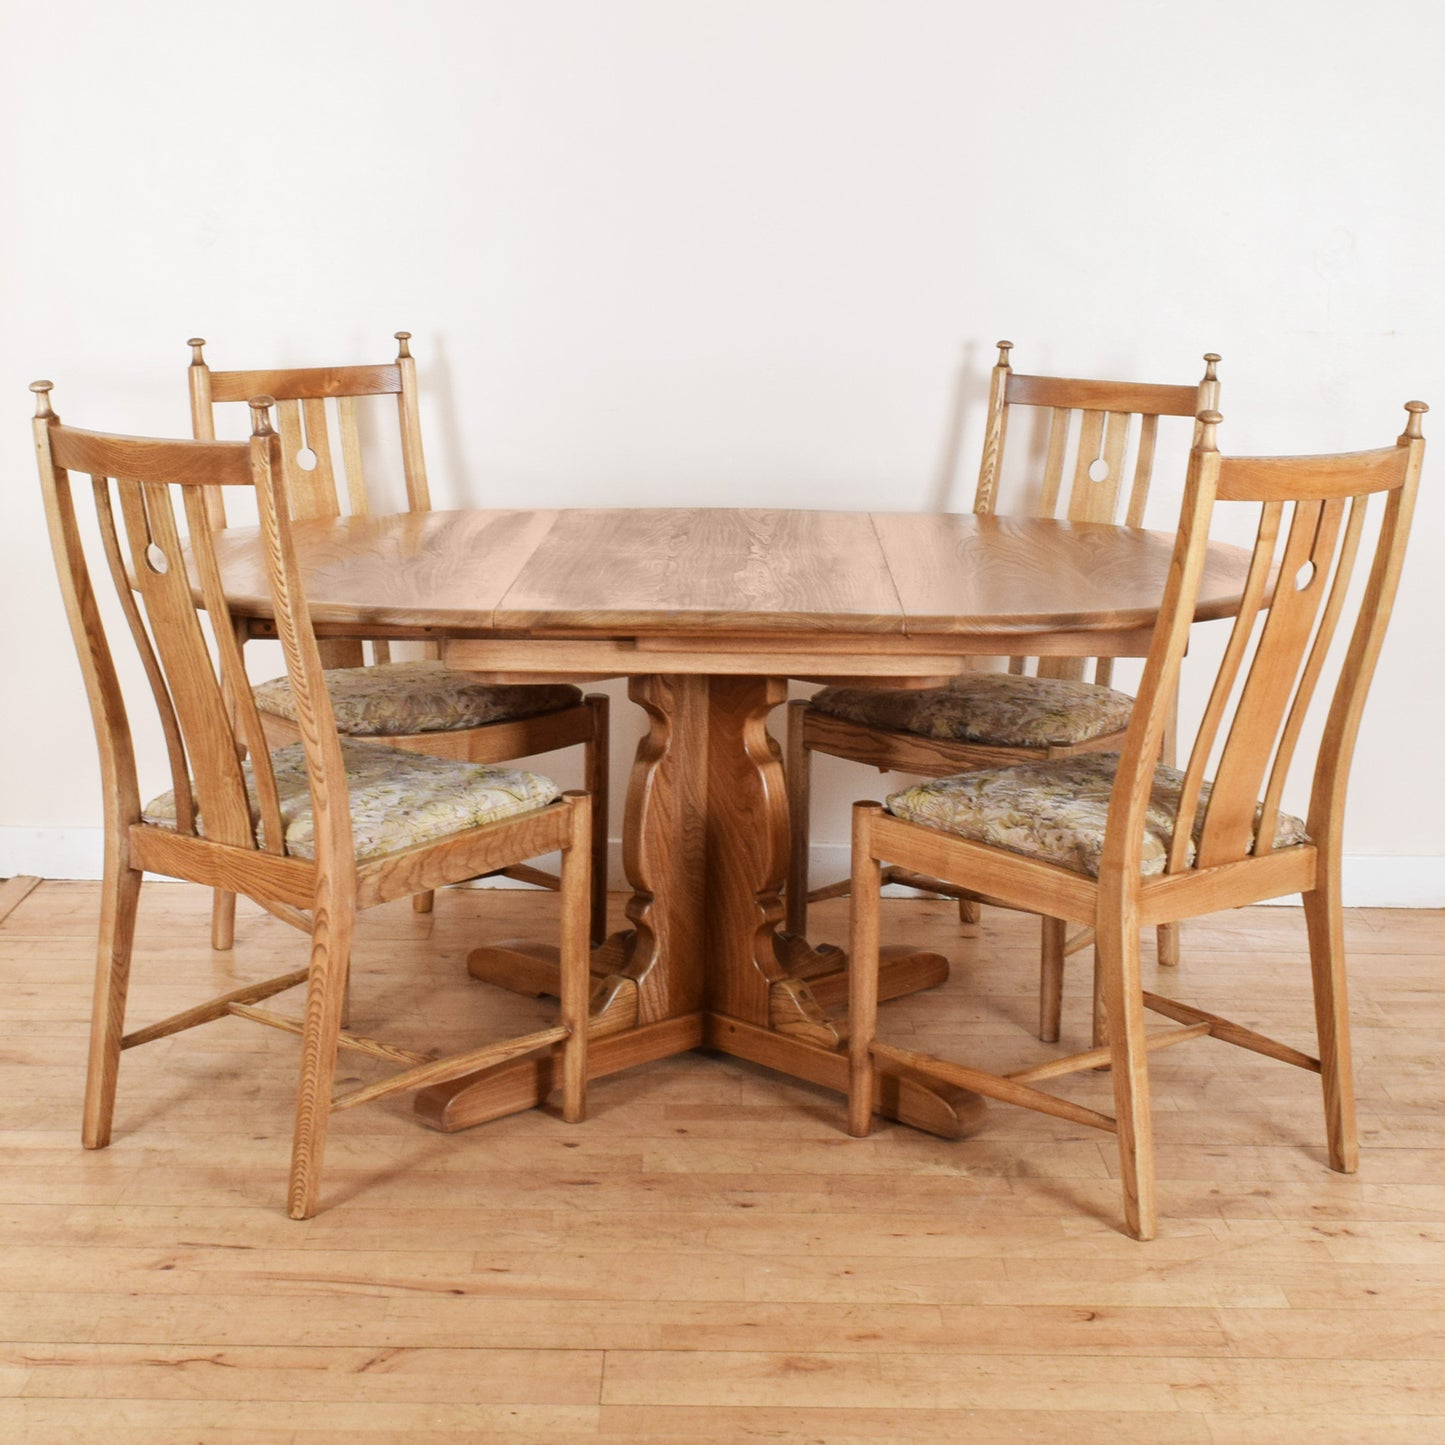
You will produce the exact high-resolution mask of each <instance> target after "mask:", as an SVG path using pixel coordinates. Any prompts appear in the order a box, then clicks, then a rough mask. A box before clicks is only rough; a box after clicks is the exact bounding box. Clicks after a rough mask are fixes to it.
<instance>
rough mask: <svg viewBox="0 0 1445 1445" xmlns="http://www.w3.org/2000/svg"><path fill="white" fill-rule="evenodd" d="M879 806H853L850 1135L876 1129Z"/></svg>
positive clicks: (880, 884) (880, 874)
mask: <svg viewBox="0 0 1445 1445" xmlns="http://www.w3.org/2000/svg"><path fill="white" fill-rule="evenodd" d="M882 811H883V810H882V808H880V807H879V806H878V804H877V803H867V802H864V803H855V804H854V805H853V874H852V877H853V889H852V907H851V912H850V915H849V917H850V922H849V929H848V1132H849V1133H850V1134H852V1135H853V1136H854V1137H855V1138H859V1139H861V1138H863V1137H865V1136H866V1135H867V1134H868V1133H870V1132H871V1130H872V1128H873V1090H874V1075H875V1073H876V1070H875V1068H874V1066H873V1052H872V1050H873V1040H874V1037H875V1036H876V1034H877V1032H878V911H879V910H878V899H879V890H880V889H881V888H882V887H883V870H882V868H881V867H880V866H879V862H878V859H877V858H875V857H874V856H873V819H874V818H876V817H877V816H878V815H879V814H880V813H882Z"/></svg>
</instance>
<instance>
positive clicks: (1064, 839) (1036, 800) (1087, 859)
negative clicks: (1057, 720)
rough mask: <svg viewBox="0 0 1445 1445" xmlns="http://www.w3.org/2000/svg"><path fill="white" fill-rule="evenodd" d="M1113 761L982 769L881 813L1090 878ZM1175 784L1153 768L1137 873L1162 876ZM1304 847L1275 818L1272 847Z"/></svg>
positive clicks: (894, 799) (922, 790)
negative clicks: (1139, 865)
mask: <svg viewBox="0 0 1445 1445" xmlns="http://www.w3.org/2000/svg"><path fill="white" fill-rule="evenodd" d="M1118 762H1119V755H1118V753H1086V754H1084V755H1083V756H1081V757H1076V758H1058V759H1054V760H1051V761H1048V762H1037V763H1019V764H1017V765H1016V766H1014V767H1011V768H983V769H980V770H979V771H978V772H974V773H958V774H955V775H954V776H953V777H951V778H935V779H933V780H932V781H930V782H926V783H919V784H917V785H916V786H914V787H911V788H905V789H903V791H902V792H899V793H894V794H893V795H892V796H891V797H890V798H889V799H888V802H887V805H886V806H887V808H888V811H889V812H890V813H893V814H894V815H895V816H897V817H899V818H907V819H908V820H910V821H911V822H914V823H924V824H927V825H928V826H929V827H932V828H940V829H942V830H943V831H944V832H946V833H956V834H957V835H958V836H959V837H961V838H968V839H970V840H972V841H973V842H976V843H987V844H989V845H990V846H992V847H995V848H1006V849H1008V850H1009V852H1011V853H1022V854H1024V855H1025V856H1026V857H1029V858H1040V859H1043V860H1044V861H1045V862H1047V863H1057V864H1059V865H1060V866H1061V867H1064V868H1068V869H1070V870H1071V871H1072V872H1075V873H1086V874H1088V875H1089V876H1090V877H1092V878H1097V877H1098V876H1099V863H1100V860H1101V859H1102V858H1103V854H1104V828H1105V824H1106V823H1107V822H1108V817H1109V795H1110V793H1111V792H1112V791H1113V787H1114V774H1115V770H1116V768H1117V766H1118ZM1183 783H1184V775H1183V773H1181V772H1180V771H1179V770H1178V769H1177V768H1167V767H1164V766H1163V765H1160V766H1159V767H1156V768H1155V769H1154V786H1153V788H1152V790H1151V792H1150V797H1149V810H1148V814H1147V816H1146V819H1145V824H1144V851H1143V868H1142V871H1143V872H1144V873H1145V874H1146V875H1147V874H1153V873H1162V872H1163V871H1164V864H1165V861H1166V859H1167V857H1168V853H1169V840H1170V838H1171V837H1172V835H1173V830H1174V819H1175V817H1176V815H1177V813H1178V809H1179V794H1180V790H1181V788H1182V786H1183ZM1208 790H1209V784H1208V783H1206V784H1205V785H1204V787H1203V788H1202V789H1201V790H1200V807H1199V812H1198V814H1197V815H1196V817H1195V821H1194V829H1193V833H1194V836H1193V838H1192V839H1191V841H1190V847H1189V859H1190V861H1191V862H1192V861H1193V859H1194V845H1195V843H1197V842H1198V840H1199V836H1200V833H1201V832H1202V830H1203V827H1204V803H1205V801H1207V799H1208V796H1209V791H1208ZM1308 842H1309V835H1308V834H1307V833H1306V832H1305V825H1304V823H1303V822H1302V821H1301V820H1300V819H1299V818H1296V817H1294V816H1292V815H1291V814H1289V813H1280V815H1279V817H1278V820H1277V821H1276V823H1275V829H1274V846H1275V847H1276V848H1291V847H1294V846H1295V845H1297V844H1299V843H1308Z"/></svg>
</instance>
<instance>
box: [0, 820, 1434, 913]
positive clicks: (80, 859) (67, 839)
mask: <svg viewBox="0 0 1445 1445" xmlns="http://www.w3.org/2000/svg"><path fill="white" fill-rule="evenodd" d="M103 858H104V848H103V846H102V838H101V830H100V829H99V828H0V878H12V877H14V876H15V875H16V874H17V873H31V874H36V875H38V876H39V877H41V878H99V877H100V873H101V865H102V860H103ZM809 868H810V876H811V877H812V878H813V879H814V880H815V881H816V882H824V881H827V880H828V879H832V878H842V877H843V876H844V875H845V874H846V873H847V872H848V847H847V845H846V844H844V843H815V844H814V845H813V847H812V848H811V849H810V850H809ZM1344 885H1345V889H1344V891H1345V906H1346V907H1347V908H1445V857H1442V856H1439V855H1435V856H1424V857H1422V856H1419V855H1414V854H1400V855H1392V854H1381V853H1375V854H1370V853H1359V854H1347V855H1346V857H1345V863H1344ZM488 886H493V887H512V886H516V887H522V886H524V885H521V884H516V885H513V884H511V883H510V881H509V880H507V879H495V880H488ZM607 886H608V887H609V888H618V889H620V888H623V887H625V886H626V883H625V879H624V877H623V873H622V844H621V842H620V840H618V839H616V838H613V839H611V840H610V842H609V844H608V866H607ZM1281 901H1282V902H1285V903H1288V902H1289V901H1290V900H1289V899H1282V900H1281Z"/></svg>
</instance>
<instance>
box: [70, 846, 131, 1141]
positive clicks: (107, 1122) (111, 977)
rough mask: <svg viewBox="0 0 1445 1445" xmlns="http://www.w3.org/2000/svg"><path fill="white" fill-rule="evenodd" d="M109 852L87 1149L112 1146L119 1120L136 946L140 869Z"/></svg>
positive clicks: (89, 1071) (84, 1137)
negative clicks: (117, 1098)
mask: <svg viewBox="0 0 1445 1445" xmlns="http://www.w3.org/2000/svg"><path fill="white" fill-rule="evenodd" d="M110 854H111V850H110V849H107V855H108V856H107V857H106V866H105V882H104V884H103V885H102V887H103V892H102V894H101V903H100V944H99V948H98V950H97V953H96V960H95V998H94V1002H93V1004H92V1006H91V1014H90V1061H89V1064H88V1066H87V1068H86V1074H85V1112H84V1115H83V1118H82V1122H81V1142H82V1143H83V1144H84V1145H85V1147H86V1148H87V1149H104V1148H105V1146H106V1145H107V1144H109V1143H110V1129H111V1122H112V1120H113V1119H114V1117H115V1086H116V1079H117V1077H118V1076H119V1074H120V1051H121V1038H122V1035H123V1034H124V1032H125V1001H126V993H127V991H128V989H129V985H130V958H131V950H132V947H133V946H134V943H135V916H136V905H137V903H138V902H139V901H140V885H141V878H142V877H143V876H144V875H143V874H142V873H141V871H140V869H138V868H130V867H127V866H126V865H125V864H124V863H123V862H121V861H119V860H118V859H117V858H115V857H114V856H110Z"/></svg>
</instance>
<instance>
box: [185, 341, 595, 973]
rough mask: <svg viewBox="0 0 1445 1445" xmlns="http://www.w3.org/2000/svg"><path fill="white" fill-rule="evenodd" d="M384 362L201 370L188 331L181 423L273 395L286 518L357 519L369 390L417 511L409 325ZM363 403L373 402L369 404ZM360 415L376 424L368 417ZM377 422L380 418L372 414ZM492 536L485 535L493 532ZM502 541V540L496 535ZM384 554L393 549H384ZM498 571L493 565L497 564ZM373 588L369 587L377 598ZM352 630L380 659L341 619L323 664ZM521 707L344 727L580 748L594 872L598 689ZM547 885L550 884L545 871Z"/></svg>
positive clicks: (419, 451)
mask: <svg viewBox="0 0 1445 1445" xmlns="http://www.w3.org/2000/svg"><path fill="white" fill-rule="evenodd" d="M395 339H396V342H397V356H396V360H395V361H394V362H392V363H390V364H388V365H384V366H351V367H345V366H342V367H303V368H298V369H295V370H276V369H264V370H254V371H212V370H211V368H210V366H209V364H208V363H207V361H206V359H205V352H204V346H205V342H204V341H203V340H202V339H201V338H200V337H193V338H192V339H191V341H190V343H189V344H190V347H191V364H190V368H189V372H188V375H189V385H190V395H191V425H192V430H193V431H194V433H195V435H196V436H197V437H198V438H212V437H214V436H215V432H216V418H215V408H216V406H217V404H224V403H226V402H245V401H247V400H248V399H249V398H251V397H254V396H257V395H262V394H265V395H269V396H272V397H274V398H276V400H277V407H276V413H277V419H278V425H279V429H280V436H281V441H280V459H281V467H282V475H283V477H284V479H285V482H286V488H287V495H288V498H289V503H290V510H291V520H292V521H293V522H301V521H319V522H322V523H327V522H333V521H336V520H338V519H340V517H341V516H342V514H343V513H347V514H349V515H350V516H351V517H353V518H365V517H368V516H369V515H370V514H371V513H372V512H373V511H375V510H376V507H375V505H374V504H373V497H372V482H371V481H369V480H368V478H367V475H366V468H367V465H368V461H367V451H368V448H367V446H366V445H365V444H364V437H363V423H362V417H361V411H362V408H363V407H365V406H366V405H367V403H368V401H369V399H371V398H391V399H393V400H394V410H393V411H392V417H393V419H394V425H395V427H396V435H397V441H398V444H399V450H400V456H401V470H402V481H403V482H404V484H405V493H404V499H405V502H406V506H407V513H406V515H408V516H425V515H426V513H427V512H428V511H429V510H430V507H431V489H430V485H429V483H428V481H427V472H426V458H425V455H424V451H423V447H422V434H421V416H420V406H419V401H418V390H417V370H416V360H415V358H414V357H413V356H412V354H411V333H410V332H409V331H398V332H397V333H396V336H395ZM372 406H373V409H376V406H377V404H376V403H374V402H373V403H372ZM372 425H373V426H375V425H376V423H375V421H374V420H372ZM381 425H382V426H384V425H385V421H384V420H383V422H382V423H381ZM207 509H208V512H209V514H210V516H211V520H212V525H213V526H215V525H218V524H219V523H220V522H221V521H223V520H224V506H223V505H222V502H221V498H220V494H219V492H218V491H216V490H215V489H212V491H211V494H210V495H209V496H208V502H207ZM493 540H495V539H493ZM502 550H503V551H505V542H504V543H503V544H502ZM393 560H395V559H393ZM500 577H501V579H503V580H505V578H506V577H507V572H506V569H505V566H503V567H502V568H501V571H500ZM237 580H238V582H239V584H240V590H239V591H238V592H237V593H236V594H235V595H237V596H239V595H241V592H244V591H246V590H247V589H249V592H250V594H251V595H252V596H253V597H255V598H259V599H262V600H263V601H264V599H265V598H266V597H267V596H269V582H268V579H267V576H266V575H265V574H264V572H263V571H262V572H257V573H255V574H253V575H252V576H251V577H249V579H245V578H242V579H237ZM382 595H384V594H378V596H382ZM258 630H259V629H257V627H256V625H255V622H254V621H253V620H251V619H247V620H246V621H245V622H243V623H242V626H241V628H240V635H241V637H242V639H243V640H244V638H245V637H246V636H247V635H248V634H254V633H256V632H257V631H258ZM363 640H365V641H367V642H368V643H369V645H370V649H371V660H372V661H373V662H376V663H386V662H389V661H390V660H391V656H390V642H389V640H388V639H386V638H384V637H383V638H366V637H365V634H364V633H359V632H358V631H357V625H356V623H355V621H354V620H353V621H352V622H351V623H350V624H349V626H348V630H347V632H346V633H344V634H343V635H340V636H336V637H328V638H326V639H325V640H324V641H323V642H322V643H321V656H322V658H323V660H324V661H325V664H326V666H327V667H360V666H362V665H363V664H364V663H365V661H366V656H365V650H364V648H363V646H362V643H363ZM439 651H440V649H439V647H438V644H437V642H436V641H435V639H433V638H430V637H428V638H426V640H425V647H424V648H423V655H424V656H426V657H430V658H435V657H437V656H438V655H439ZM521 712H522V714H523V715H522V716H520V717H512V718H508V719H505V720H503V721H502V722H499V723H496V724H490V725H486V726H480V727H454V728H445V729H437V730H432V731H426V732H417V733H406V734H392V735H389V736H387V737H385V738H384V739H378V738H377V737H376V735H374V734H368V733H353V734H352V736H354V737H357V738H358V740H360V741H364V742H377V741H379V742H381V743H382V745H383V746H386V747H395V748H402V749H403V750H405V751H407V752H416V753H423V754H426V755H427V756H430V757H448V758H461V759H465V760H466V761H468V762H476V763H507V762H514V761H516V760H518V759H521V758H529V757H534V756H536V755H537V754H540V753H546V752H551V751H552V750H553V749H556V748H564V747H573V746H579V747H581V748H582V751H583V768H584V771H585V773H586V775H587V780H588V788H589V791H590V792H591V794H592V798H593V806H594V807H595V809H596V812H597V819H598V825H597V828H596V831H595V835H594V841H593V859H592V870H593V873H594V874H595V875H597V876H598V877H599V878H600V877H603V876H605V873H606V868H607V820H608V813H609V808H608V776H609V770H608V766H607V756H606V747H607V699H606V697H605V696H604V695H602V694H596V695H594V696H592V697H589V698H588V699H587V700H586V702H585V703H584V702H583V701H581V700H580V699H579V700H578V702H577V705H576V706H571V707H568V706H560V707H555V706H554V707H553V708H552V709H551V710H550V711H536V710H533V711H532V712H531V713H530V714H529V713H528V712H527V710H526V709H525V708H522V709H521ZM262 721H263V724H264V726H265V730H266V734H267V737H268V739H269V741H270V743H271V745H272V746H284V745H285V744H287V743H291V742H295V741H297V740H298V738H299V736H300V734H299V730H298V729H297V728H296V727H295V725H294V724H293V723H292V722H291V721H290V720H289V719H287V718H283V717H279V716H275V715H272V714H266V715H264V716H263V719H262ZM548 884H549V886H551V887H557V886H558V880H557V878H556V876H555V875H549V877H548ZM432 897H433V896H432V893H431V892H430V891H423V892H420V893H418V894H417V895H416V899H415V905H414V906H415V907H416V908H417V910H418V911H419V912H429V911H430V909H431V907H432ZM593 905H594V906H593V912H592V923H591V932H592V938H593V942H595V943H600V942H601V941H602V939H603V937H604V934H605V921H604V918H603V907H602V903H601V900H600V897H598V898H594V900H593ZM233 911H234V905H233V903H232V901H231V900H230V899H229V898H227V897H226V896H225V895H224V894H218V895H217V899H216V908H215V913H214V917H213V922H212V930H211V936H212V946H213V947H215V948H217V949H220V950H224V949H226V948H229V947H230V946H231V940H232V932H233V929H232V923H231V918H232V914H233Z"/></svg>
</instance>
